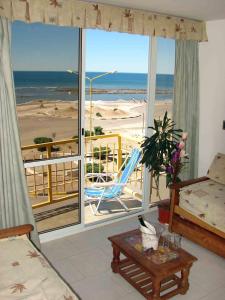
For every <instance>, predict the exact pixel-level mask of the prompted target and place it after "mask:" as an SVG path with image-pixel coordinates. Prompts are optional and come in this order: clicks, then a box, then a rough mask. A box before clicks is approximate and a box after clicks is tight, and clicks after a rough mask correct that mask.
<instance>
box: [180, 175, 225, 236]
mask: <svg viewBox="0 0 225 300" xmlns="http://www.w3.org/2000/svg"><path fill="white" fill-rule="evenodd" d="M179 206H180V207H181V208H183V209H185V210H186V211H188V212H190V213H191V214H193V215H194V216H196V217H198V218H200V219H201V220H202V221H204V222H206V223H207V224H209V225H211V226H214V227H215V228H217V229H219V230H221V231H223V232H225V185H223V184H220V183H218V182H215V181H213V180H211V179H209V180H206V181H203V182H199V183H197V184H192V185H189V186H186V187H184V188H182V189H181V190H180V202H179Z"/></svg>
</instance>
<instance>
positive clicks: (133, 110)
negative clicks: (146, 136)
mask: <svg viewBox="0 0 225 300" xmlns="http://www.w3.org/2000/svg"><path fill="white" fill-rule="evenodd" d="M146 105H147V104H146V103H145V102H144V101H136V102H134V101H126V100H118V101H93V115H92V117H93V127H94V126H101V127H103V129H104V132H105V133H112V132H113V133H121V134H125V135H133V136H135V135H138V134H139V135H141V134H143V128H144V124H145V118H146V111H147V106H146ZM171 106H172V101H169V100H168V101H158V102H156V104H155V117H157V118H158V117H162V116H163V115H164V113H165V111H166V110H167V111H168V112H169V114H171ZM78 111H79V110H78V102H77V101H75V102H72V101H40V100H38V101H31V102H28V103H26V104H20V105H18V106H17V113H18V119H19V127H20V132H21V143H22V145H28V144H33V139H34V138H35V137H37V136H47V137H52V138H53V140H60V139H70V138H72V137H73V136H75V135H77V134H78V127H79V126H78ZM89 117H90V102H88V101H87V102H86V104H85V120H86V128H87V129H89Z"/></svg>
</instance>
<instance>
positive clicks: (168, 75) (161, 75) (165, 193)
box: [151, 38, 175, 202]
mask: <svg viewBox="0 0 225 300" xmlns="http://www.w3.org/2000/svg"><path fill="white" fill-rule="evenodd" d="M174 64H175V41H174V40H171V39H166V38H157V71H156V74H157V75H156V95H155V100H156V101H155V111H154V118H155V119H157V120H162V119H163V116H164V114H165V112H166V111H167V112H168V115H169V117H172V101H173V87H174ZM152 186H153V188H152V195H151V202H155V201H159V200H164V199H168V198H169V197H170V195H169V192H170V191H169V188H166V175H165V173H163V172H162V173H161V175H160V178H159V189H158V190H157V188H156V182H155V179H154V178H152Z"/></svg>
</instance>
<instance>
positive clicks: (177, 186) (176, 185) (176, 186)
mask: <svg viewBox="0 0 225 300" xmlns="http://www.w3.org/2000/svg"><path fill="white" fill-rule="evenodd" d="M206 180H209V178H208V177H206V176H203V177H199V178H196V179H191V180H185V181H181V182H179V183H174V184H172V185H171V189H175V190H179V189H181V188H182V187H185V186H188V185H191V184H195V183H198V182H202V181H206Z"/></svg>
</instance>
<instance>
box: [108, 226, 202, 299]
mask: <svg viewBox="0 0 225 300" xmlns="http://www.w3.org/2000/svg"><path fill="white" fill-rule="evenodd" d="M108 239H109V240H110V241H111V243H112V247H113V260H112V263H111V267H112V270H113V272H115V273H119V274H120V275H121V276H123V277H124V278H125V279H126V280H127V281H128V282H129V283H130V284H131V285H132V286H133V287H134V288H136V289H137V290H138V291H139V292H140V293H141V294H142V295H143V296H144V297H145V298H146V299H148V300H159V299H169V298H171V297H172V296H174V295H177V294H185V293H186V292H187V290H188V288H189V283H188V275H189V271H190V268H191V266H192V264H193V262H195V261H196V260H197V258H196V257H194V256H192V255H191V254H189V253H188V252H186V251H185V250H183V249H181V248H179V249H176V250H173V249H172V250H171V251H172V252H173V253H175V255H177V257H176V258H172V259H171V260H169V261H166V262H163V263H158V262H157V263H155V262H153V261H154V260H153V256H154V257H155V254H156V253H152V252H150V251H144V250H143V249H141V247H140V246H141V244H140V243H139V244H138V242H136V241H141V232H140V230H139V229H136V230H132V231H129V232H125V233H122V234H119V235H115V236H111V237H109V238H108ZM120 253H122V254H123V255H124V256H125V259H122V260H121V259H120Z"/></svg>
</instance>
